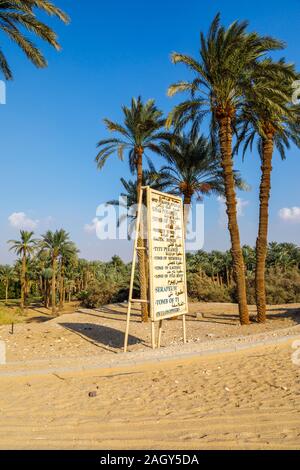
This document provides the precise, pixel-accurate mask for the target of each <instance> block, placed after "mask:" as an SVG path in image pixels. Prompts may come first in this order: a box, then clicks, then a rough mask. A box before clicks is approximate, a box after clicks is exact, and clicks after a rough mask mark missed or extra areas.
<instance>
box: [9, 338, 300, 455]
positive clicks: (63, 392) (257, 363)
mask: <svg viewBox="0 0 300 470" xmlns="http://www.w3.org/2000/svg"><path fill="white" fill-rule="evenodd" d="M292 353H293V350H292V348H291V343H287V344H285V345H283V346H267V347H264V348H257V349H254V350H251V351H244V352H239V353H234V354H227V355H223V356H215V357H210V358H200V359H195V360H190V361H186V362H181V363H179V362H178V363H169V364H160V365H156V366H143V367H142V366H138V367H135V368H130V369H127V370H122V371H121V370H119V371H118V370H113V371H112V370H110V371H103V370H101V371H99V372H97V371H93V372H90V373H86V374H68V375H63V376H54V375H51V376H48V377H29V378H14V379H8V378H1V379H0V448H2V449H3V448H10V449H24V448H26V449H45V448H51V449H82V448H89V449H103V448H104V449H105V448H109V449H117V448H126V449H129V448H134V449H136V448H146V449H150V448H151V449H161V448H169V449H171V448H173V449H176V448H179V449H180V448H188V449H197V448H199V449H215V448H218V449H220V448H221V449H235V448H242V449H248V448H262V449H263V448H276V449H279V448H290V449H300V366H296V365H294V364H293V363H292V360H291V355H292ZM91 391H96V392H97V396H96V397H94V398H90V397H89V396H88V394H89V392H91Z"/></svg>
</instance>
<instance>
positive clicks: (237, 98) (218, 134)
mask: <svg viewBox="0 0 300 470" xmlns="http://www.w3.org/2000/svg"><path fill="white" fill-rule="evenodd" d="M246 28H247V23H246V22H234V23H233V24H232V25H231V26H230V27H229V28H228V29H225V28H224V27H223V26H221V25H220V15H219V14H218V15H217V16H216V17H215V19H214V21H213V22H212V24H211V27H210V30H209V33H208V35H207V37H205V35H204V34H201V38H200V61H197V60H195V59H194V58H192V57H190V56H187V55H183V54H178V53H174V54H173V55H172V60H173V62H174V63H175V64H177V63H182V64H184V65H186V66H187V67H188V68H189V69H190V70H191V71H192V72H193V73H194V74H195V77H194V79H193V80H191V81H189V82H179V83H176V84H174V85H172V86H170V88H169V92H168V94H169V96H173V95H174V94H176V93H179V92H188V93H189V99H187V100H186V101H184V102H183V103H180V104H179V105H178V106H176V107H175V108H174V110H173V111H172V112H171V113H170V115H169V117H168V120H167V125H168V126H171V125H172V123H173V124H175V126H176V127H182V126H184V125H185V124H186V123H187V122H190V121H191V122H192V124H193V129H194V131H195V132H196V131H197V129H198V128H199V125H200V124H201V122H202V121H203V119H204V118H205V116H208V115H209V116H211V118H212V119H211V133H212V136H213V141H218V144H219V147H220V152H221V167H222V174H223V179H224V187H225V198H226V205H227V214H228V228H229V232H230V237H231V244H232V257H233V266H234V274H235V280H236V284H237V295H238V303H239V313H240V320H241V323H242V324H249V310H248V305H247V295H246V279H245V266H244V260H243V254H242V249H241V243H240V234H239V227H238V221H237V199H236V191H235V184H234V173H233V159H232V139H233V132H234V122H235V118H236V115H237V113H238V112H239V110H240V108H241V106H242V105H243V103H244V101H245V93H246V91H247V90H250V89H251V87H252V77H253V74H254V71H256V70H257V69H258V68H259V61H260V60H261V58H262V57H263V56H264V54H266V53H269V51H270V50H276V49H279V48H282V47H283V46H282V43H280V42H279V41H277V40H274V39H272V38H269V37H267V38H265V37H260V36H259V35H258V34H256V33H251V34H248V33H247V32H246Z"/></svg>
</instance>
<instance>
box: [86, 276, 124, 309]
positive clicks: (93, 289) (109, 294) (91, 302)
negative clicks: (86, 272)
mask: <svg viewBox="0 0 300 470" xmlns="http://www.w3.org/2000/svg"><path fill="white" fill-rule="evenodd" d="M116 290H117V289H116V286H115V285H114V284H112V283H111V282H107V281H103V282H92V283H91V284H90V285H89V286H88V289H87V290H86V291H83V292H81V293H80V295H79V296H78V299H79V300H80V301H81V303H82V305H83V306H84V307H86V308H99V307H102V306H103V305H106V304H109V303H111V302H112V300H113V297H114V295H115V294H116Z"/></svg>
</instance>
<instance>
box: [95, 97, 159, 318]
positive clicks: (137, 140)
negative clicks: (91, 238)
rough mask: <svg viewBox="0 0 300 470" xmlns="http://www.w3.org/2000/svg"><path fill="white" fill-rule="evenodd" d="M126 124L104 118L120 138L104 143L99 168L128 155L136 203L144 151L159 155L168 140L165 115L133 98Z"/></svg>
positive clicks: (141, 263) (150, 103) (125, 110)
mask: <svg viewBox="0 0 300 470" xmlns="http://www.w3.org/2000/svg"><path fill="white" fill-rule="evenodd" d="M122 111H123V114H124V122H123V123H122V124H118V123H116V122H113V121H110V120H109V119H104V123H105V125H106V128H107V130H108V131H110V132H113V133H115V134H116V135H117V136H118V137H114V138H110V139H105V140H101V141H100V142H99V143H98V148H99V149H101V150H100V151H99V153H98V155H97V157H96V162H97V166H98V169H102V168H103V166H104V164H105V162H106V160H107V159H108V158H109V157H110V156H111V155H112V154H114V153H117V155H118V157H119V158H120V159H121V160H123V157H124V152H125V151H127V152H128V159H129V164H130V168H131V170H132V172H136V173H137V188H136V190H137V200H139V197H140V193H141V188H142V184H143V157H144V154H145V151H149V150H150V151H151V152H154V153H159V145H160V143H161V141H162V140H164V139H165V138H166V132H165V130H164V126H165V119H164V118H163V113H162V112H161V111H160V110H159V109H158V108H157V107H156V105H155V102H154V100H149V101H147V102H146V103H144V102H143V101H142V98H141V97H139V98H138V99H134V98H133V99H132V101H131V107H130V108H129V107H127V106H123V107H122ZM143 238H144V237H143V233H141V236H140V237H139V240H138V247H139V251H138V255H139V274H140V284H141V299H142V300H146V299H147V279H146V259H145V252H144V248H145V247H144V240H143ZM142 318H143V321H148V308H147V305H146V304H142Z"/></svg>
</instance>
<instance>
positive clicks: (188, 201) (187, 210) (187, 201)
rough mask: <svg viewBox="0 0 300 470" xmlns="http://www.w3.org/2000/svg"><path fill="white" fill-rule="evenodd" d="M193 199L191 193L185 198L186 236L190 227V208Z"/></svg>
mask: <svg viewBox="0 0 300 470" xmlns="http://www.w3.org/2000/svg"><path fill="white" fill-rule="evenodd" d="M191 201H192V197H191V195H190V194H185V195H184V200H183V223H184V236H185V238H186V237H187V228H188V222H189V215H190V210H191Z"/></svg>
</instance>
